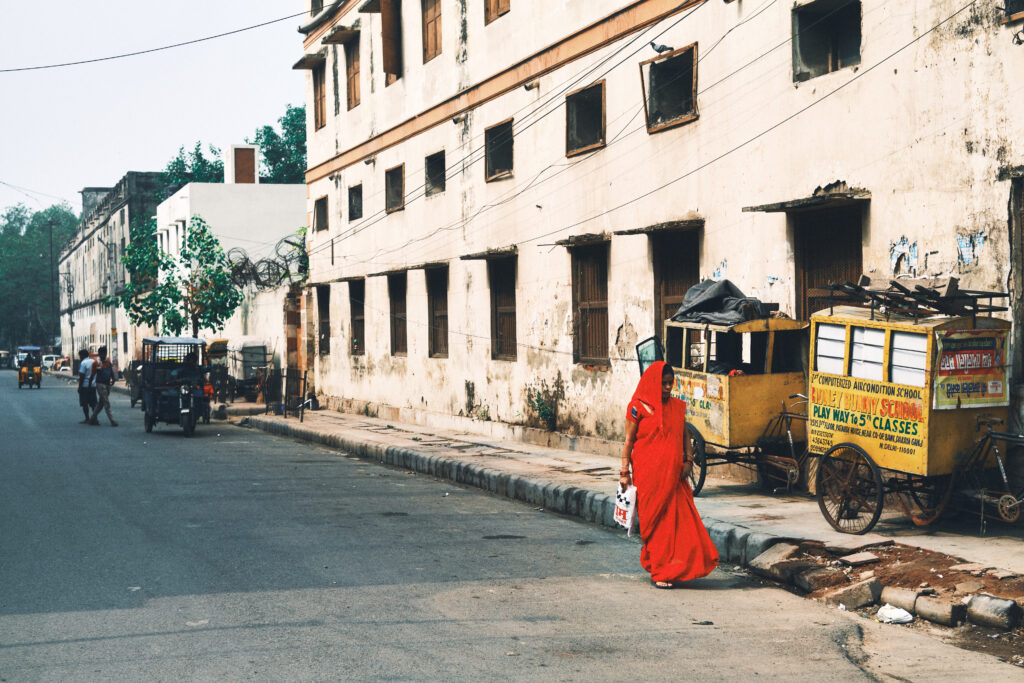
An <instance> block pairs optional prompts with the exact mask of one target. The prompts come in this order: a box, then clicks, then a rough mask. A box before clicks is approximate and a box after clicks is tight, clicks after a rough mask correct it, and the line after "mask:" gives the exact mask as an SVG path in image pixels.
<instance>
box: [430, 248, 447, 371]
mask: <svg viewBox="0 0 1024 683" xmlns="http://www.w3.org/2000/svg"><path fill="white" fill-rule="evenodd" d="M424 275H425V279H426V281H427V353H428V355H429V356H430V357H431V358H447V357H448V292H449V290H450V287H449V284H450V282H449V274H448V267H447V266H444V267H442V268H428V269H426V270H425V271H424ZM442 277H443V284H444V287H443V289H444V291H443V292H441V291H439V289H440V285H441V282H442ZM442 294H443V296H442ZM442 309H443V310H442Z"/></svg>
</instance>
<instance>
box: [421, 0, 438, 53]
mask: <svg viewBox="0 0 1024 683" xmlns="http://www.w3.org/2000/svg"><path fill="white" fill-rule="evenodd" d="M422 3H423V4H422V9H423V63H424V64H426V63H427V62H429V61H430V60H431V59H433V58H434V57H436V56H438V55H439V54H441V0H422Z"/></svg>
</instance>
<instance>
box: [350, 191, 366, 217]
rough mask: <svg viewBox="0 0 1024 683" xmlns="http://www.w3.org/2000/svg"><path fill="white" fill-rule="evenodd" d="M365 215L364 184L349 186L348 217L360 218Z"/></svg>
mask: <svg viewBox="0 0 1024 683" xmlns="http://www.w3.org/2000/svg"><path fill="white" fill-rule="evenodd" d="M362 217H363V186H362V185H353V186H352V187H350V188H348V219H349V220H350V221H354V220H358V219H360V218H362Z"/></svg>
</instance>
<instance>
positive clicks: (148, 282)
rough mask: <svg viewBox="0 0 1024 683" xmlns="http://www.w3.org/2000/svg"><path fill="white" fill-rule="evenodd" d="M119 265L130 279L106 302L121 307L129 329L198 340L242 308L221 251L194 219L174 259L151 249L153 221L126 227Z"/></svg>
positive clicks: (207, 228) (207, 230) (154, 243)
mask: <svg viewBox="0 0 1024 683" xmlns="http://www.w3.org/2000/svg"><path fill="white" fill-rule="evenodd" d="M122 261H123V262H124V265H125V269H126V270H127V271H128V273H129V274H130V276H131V280H130V282H128V283H127V284H126V285H125V288H124V290H123V291H122V292H121V293H120V294H119V295H117V296H114V297H110V298H109V299H108V303H110V304H115V305H119V306H123V307H124V309H125V311H126V312H127V314H128V317H129V319H130V320H131V321H132V323H133V324H135V325H151V326H154V327H156V326H157V325H160V326H161V329H162V330H163V331H164V332H165V333H168V334H174V335H178V334H181V333H182V330H186V329H187V330H189V331H190V332H191V333H192V336H193V337H198V336H199V332H200V331H201V330H209V331H211V332H216V331H217V330H219V329H221V328H223V326H224V323H226V322H227V320H228V318H230V317H231V314H232V313H234V312H235V309H236V308H238V305H239V304H240V303H242V298H243V294H242V290H241V289H240V288H239V287H238V286H237V285H235V284H234V283H233V282H232V280H231V270H230V268H229V266H228V260H227V256H226V255H225V254H224V249H223V248H222V247H221V246H220V242H219V241H218V240H217V238H216V237H215V236H214V235H213V232H212V231H211V230H210V226H209V225H208V224H207V223H206V221H204V220H203V219H202V218H200V217H199V216H193V217H192V220H191V221H189V225H188V230H187V231H186V233H185V244H184V246H183V247H182V250H181V252H180V253H178V254H167V253H165V252H163V251H161V250H160V248H159V246H157V240H156V221H154V220H152V219H151V220H148V221H140V222H138V223H136V224H134V225H132V226H131V243H130V244H129V245H128V246H127V247H126V248H125V251H124V257H123V258H122Z"/></svg>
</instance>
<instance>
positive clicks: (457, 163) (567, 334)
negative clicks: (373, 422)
mask: <svg viewBox="0 0 1024 683" xmlns="http://www.w3.org/2000/svg"><path fill="white" fill-rule="evenodd" d="M1004 7H1005V8H1006V9H1005V10H1004V9H1003V8H1004ZM311 12H312V14H313V16H312V18H311V19H310V21H309V22H308V23H307V24H306V25H305V26H303V27H301V28H300V31H301V32H302V33H304V34H305V39H304V52H305V55H304V56H303V58H302V59H301V60H300V61H299V62H298V63H297V64H296V65H295V66H296V68H300V69H306V70H308V79H307V84H308V87H307V103H308V106H307V115H308V117H309V119H308V131H309V134H308V143H307V144H308V160H309V161H308V163H309V170H308V172H307V183H308V186H309V200H308V201H309V204H308V210H309V213H310V216H311V221H310V226H311V229H310V233H309V238H308V249H309V253H310V269H311V284H312V285H313V288H312V290H311V292H315V295H311V297H310V298H309V299H308V302H307V312H308V313H309V314H310V319H315V320H318V321H319V332H318V337H319V339H318V342H317V347H316V353H315V357H314V358H313V362H312V364H311V366H312V369H313V370H314V371H315V372H314V374H315V384H316V386H317V390H318V391H319V392H320V393H321V394H323V396H324V400H325V402H326V403H327V404H332V403H334V404H336V405H342V406H343V405H350V404H356V405H358V406H359V407H360V408H361V409H368V410H371V411H376V412H379V413H381V414H388V415H396V416H401V417H402V418H403V419H408V420H415V421H421V422H438V423H447V424H452V423H459V422H460V420H459V417H460V416H461V417H463V418H467V420H468V418H477V419H481V418H482V419H485V420H488V421H490V422H488V423H487V424H486V425H484V424H481V423H479V422H478V423H477V424H476V425H475V426H474V425H470V424H469V423H468V421H464V422H462V423H461V424H463V426H465V427H467V428H487V429H491V430H494V431H496V432H511V433H518V432H520V431H521V430H522V427H523V426H529V425H534V426H539V425H541V424H542V423H543V422H544V421H545V417H549V416H550V413H551V412H554V413H555V415H556V422H557V429H558V430H559V431H561V432H565V433H568V434H572V435H581V436H596V437H601V438H604V439H611V440H614V439H617V438H619V437H620V436H621V434H622V431H623V411H624V406H625V405H626V402H627V400H628V398H629V396H630V394H631V392H632V390H633V387H634V385H635V382H636V379H637V365H636V362H635V360H634V355H635V354H634V344H635V343H636V342H637V341H638V340H639V339H642V338H644V337H646V336H648V335H651V334H654V333H655V331H656V330H659V329H660V323H661V321H662V320H663V319H664V318H665V317H666V315H667V314H670V313H671V312H672V311H674V309H675V308H676V307H677V306H678V303H679V302H680V300H681V297H682V295H683V293H684V292H685V290H686V288H687V287H688V286H689V285H691V284H693V283H695V282H697V281H699V280H700V279H702V278H707V277H715V278H720V277H728V278H729V279H731V280H733V281H734V282H735V283H736V284H737V285H738V286H739V287H740V289H742V290H743V291H744V292H745V293H746V294H747V295H750V296H757V297H760V298H761V299H763V300H766V301H768V302H775V303H778V304H780V307H781V309H782V310H783V311H785V312H787V313H789V314H790V315H792V316H795V317H807V316H808V315H809V313H810V312H811V311H813V310H815V309H816V307H820V305H821V304H820V298H818V297H819V296H820V294H819V292H817V291H816V290H820V289H821V288H823V287H824V286H826V285H827V284H828V283H829V282H830V281H836V280H847V279H856V278H857V277H858V276H859V275H860V274H861V273H867V274H869V275H871V276H872V277H875V278H887V277H895V276H898V275H908V274H910V275H917V276H920V277H926V276H943V275H955V276H957V277H958V278H959V279H960V284H961V287H964V288H968V289H985V290H1005V289H1006V288H1007V287H1010V288H1011V290H1012V305H1013V307H1014V310H1015V311H1018V312H1021V311H1022V305H1024V303H1022V302H1024V300H1022V297H1021V296H1020V291H1019V285H1018V284H1017V283H1019V282H1020V281H1021V275H1022V273H1021V267H1022V266H1021V263H1022V251H1024V250H1022V248H1021V247H1022V241H1021V210H1022V209H1021V207H1022V205H1024V200H1022V193H1024V189H1022V180H1021V177H1022V175H1024V173H1022V169H1024V142H1022V138H1021V132H1022V130H1024V106H1022V105H1024V98H1022V96H1021V93H1022V92H1024V69H1022V68H1020V64H1021V63H1022V60H1024V45H1020V44H1018V43H1019V41H1018V40H1015V35H1020V34H1018V32H1019V31H1020V30H1021V23H1020V22H1021V21H1022V19H1024V14H1018V12H1024V5H1022V4H1021V2H1020V1H1019V0H1013V2H1009V3H1006V2H996V1H995V0H984V1H982V2H977V3H970V4H966V0H942V1H940V2H931V3H916V4H913V3H911V4H906V3H896V4H894V3H891V2H885V1H884V0H860V1H856V0H852V1H851V0H811V1H808V0H798V2H796V3H773V2H770V1H765V2H757V1H749V0H748V1H746V2H744V1H736V2H731V1H729V0H726V2H701V1H691V2H679V1H678V0H630V1H626V0H588V1H587V2H550V1H544V2H542V1H541V0H473V1H471V2H464V1H456V0H422V2H404V3H403V2H401V1H400V0H368V1H367V0H343V1H339V2H333V3H327V4H326V6H324V3H321V2H314V3H313V6H312V7H311ZM314 299H315V301H316V303H315V304H314V303H313V301H314ZM1020 336H1021V335H1020V331H1019V330H1017V331H1015V339H1017V340H1018V341H1019V340H1020ZM1016 348H1017V349H1018V352H1017V353H1018V355H1019V349H1021V348H1024V344H1020V343H1018V344H1017V345H1016ZM562 443H566V441H565V439H563V440H562ZM569 445H571V444H569Z"/></svg>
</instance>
